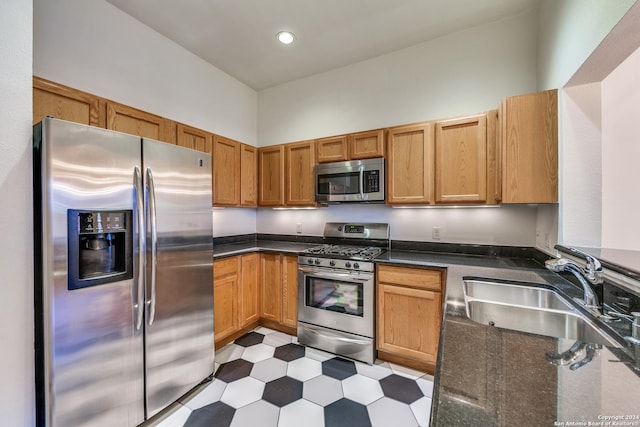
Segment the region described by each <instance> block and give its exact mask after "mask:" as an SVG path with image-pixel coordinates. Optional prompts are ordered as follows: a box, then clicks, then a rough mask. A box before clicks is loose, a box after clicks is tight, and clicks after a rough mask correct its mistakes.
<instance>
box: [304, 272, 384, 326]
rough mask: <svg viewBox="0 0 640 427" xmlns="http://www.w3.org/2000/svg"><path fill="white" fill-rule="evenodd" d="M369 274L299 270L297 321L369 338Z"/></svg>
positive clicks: (371, 296)
mask: <svg viewBox="0 0 640 427" xmlns="http://www.w3.org/2000/svg"><path fill="white" fill-rule="evenodd" d="M374 302H375V301H374V280H373V273H370V272H359V271H336V270H334V269H331V268H322V267H308V266H304V267H300V268H299V276H298V321H300V322H304V323H310V324H313V325H318V326H324V327H326V328H330V329H334V330H338V331H344V332H349V333H351V334H356V335H361V336H364V337H370V338H373V335H374V327H375V320H374V317H373V305H374Z"/></svg>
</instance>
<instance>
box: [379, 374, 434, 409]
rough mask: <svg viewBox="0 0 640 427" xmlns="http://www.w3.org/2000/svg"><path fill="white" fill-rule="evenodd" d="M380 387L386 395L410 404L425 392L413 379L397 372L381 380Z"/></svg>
mask: <svg viewBox="0 0 640 427" xmlns="http://www.w3.org/2000/svg"><path fill="white" fill-rule="evenodd" d="M380 387H382V392H383V393H384V395H385V396H387V397H390V398H392V399H395V400H399V401H400V402H404V403H406V404H408V405H410V404H412V403H413V402H415V401H416V400H418V399H420V398H421V397H422V396H424V394H423V393H422V390H420V387H418V384H416V382H415V381H414V380H412V379H409V378H405V377H402V376H400V375H397V374H392V375H389V376H388V377H385V378H383V379H381V380H380Z"/></svg>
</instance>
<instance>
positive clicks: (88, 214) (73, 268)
mask: <svg viewBox="0 0 640 427" xmlns="http://www.w3.org/2000/svg"><path fill="white" fill-rule="evenodd" d="M131 215H132V211H131V210H121V211H104V210H103V211H99V210H91V211H89V210H73V209H69V210H68V211H67V227H68V234H67V236H68V261H69V264H68V267H69V268H68V288H69V290H73V289H80V288H87V287H89V286H97V285H103V284H107V283H113V282H119V281H121V280H126V279H131V278H132V277H133V251H132V241H133V239H132V237H133V236H132V232H133V228H132V221H131Z"/></svg>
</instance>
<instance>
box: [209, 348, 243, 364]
mask: <svg viewBox="0 0 640 427" xmlns="http://www.w3.org/2000/svg"><path fill="white" fill-rule="evenodd" d="M243 352H244V347H242V346H239V345H237V344H234V343H230V344H227V345H225V346H224V347H222V348H221V349H220V350H216V356H215V361H216V363H219V364H223V363H227V362H231V361H232V360H236V359H240V357H242V353H243Z"/></svg>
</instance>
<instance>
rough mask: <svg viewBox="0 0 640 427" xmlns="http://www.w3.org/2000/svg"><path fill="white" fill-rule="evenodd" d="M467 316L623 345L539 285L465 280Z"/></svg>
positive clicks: (515, 327) (534, 331) (524, 329)
mask: <svg viewBox="0 0 640 427" xmlns="http://www.w3.org/2000/svg"><path fill="white" fill-rule="evenodd" d="M463 291H464V300H465V307H466V310H467V316H468V317H469V319H471V320H473V321H474V322H478V323H482V324H484V325H491V326H497V327H499V328H505V329H511V330H516V331H520V332H529V333H532V334H538V335H545V336H550V337H555V338H565V339H569V340H576V341H582V342H585V343H593V344H601V345H606V346H610V347H618V348H620V347H622V346H621V345H620V344H619V343H618V341H617V340H615V339H614V338H613V337H611V336H609V335H608V334H607V333H606V332H604V331H603V330H601V329H600V328H599V327H598V326H597V325H596V324H595V322H594V321H593V320H592V319H590V318H589V316H588V315H586V314H583V313H582V312H580V311H579V310H578V309H577V308H575V305H574V304H575V303H574V302H572V301H569V300H567V299H565V298H564V297H562V296H561V295H560V294H558V293H556V292H555V291H553V290H551V289H547V288H542V287H537V286H535V285H531V286H528V285H519V284H511V283H502V282H493V281H484V280H476V279H473V280H464V283H463Z"/></svg>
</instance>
